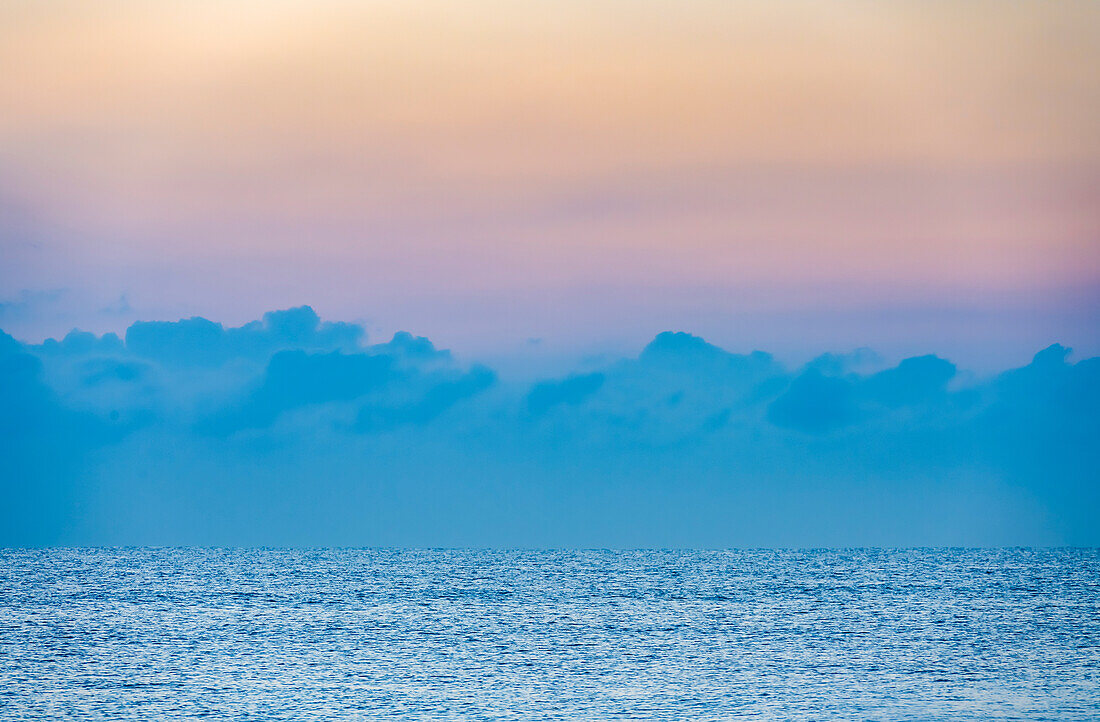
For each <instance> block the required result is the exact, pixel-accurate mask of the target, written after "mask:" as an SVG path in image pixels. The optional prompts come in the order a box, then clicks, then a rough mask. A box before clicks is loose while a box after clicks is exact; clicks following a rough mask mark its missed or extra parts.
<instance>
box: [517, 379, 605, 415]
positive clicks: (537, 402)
mask: <svg viewBox="0 0 1100 722" xmlns="http://www.w3.org/2000/svg"><path fill="white" fill-rule="evenodd" d="M605 379H606V377H605V376H604V375H603V374H601V373H593V374H581V375H577V376H570V377H569V378H566V379H562V380H561V381H544V382H542V383H539V384H536V385H535V387H534V388H532V389H531V390H530V391H529V392H528V393H527V401H526V403H527V410H528V411H530V412H531V413H532V414H535V415H539V414H544V413H546V412H547V411H549V410H550V409H552V408H553V407H555V406H558V405H561V404H579V403H581V402H582V401H584V400H585V399H587V398H588V397H589V396H591V395H592V394H594V393H596V392H597V391H599V390H600V387H601V386H603V383H604V380H605Z"/></svg>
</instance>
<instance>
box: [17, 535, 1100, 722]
mask: <svg viewBox="0 0 1100 722" xmlns="http://www.w3.org/2000/svg"><path fill="white" fill-rule="evenodd" d="M64 716H72V717H79V718H82V719H96V718H99V719H117V718H131V719H138V718H140V719H157V718H173V719H179V718H193V717H199V716H211V717H215V718H233V719H256V720H271V719H295V720H302V719H333V718H340V719H377V718H385V717H390V718H400V719H409V718H424V719H440V718H461V719H523V720H540V719H563V720H565V719H570V720H571V719H607V718H630V719H660V718H665V719H727V718H742V717H752V716H756V717H762V718H783V719H789V718H795V719H798V718H806V719H809V718H813V719H820V718H837V717H846V718H862V719H867V718H874V719H907V718H911V719H927V718H930V717H931V718H954V719H989V718H991V717H994V718H1023V719H1095V718H1098V717H1100V551H1097V550H1073V549H1064V550H1026V549H1013V550H949V549H945V550H901V551H876V550H849V551H797V552H796V551H730V552H690V551H625V552H612V551H477V550H470V551H447V550H422V551H394V550H371V549H366V550H358V549H355V550H349V549H334V550H298V551H294V550H234V549H86V550H77V549H72V550H0V717H3V718H5V719H8V718H12V719H19V718H28V719H45V718H56V717H64Z"/></svg>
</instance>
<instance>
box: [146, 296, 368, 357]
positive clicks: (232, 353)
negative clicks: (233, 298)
mask: <svg viewBox="0 0 1100 722" xmlns="http://www.w3.org/2000/svg"><path fill="white" fill-rule="evenodd" d="M365 336H366V334H365V332H364V331H363V329H362V327H361V326H357V325H355V324H348V323H331V322H325V323H322V322H321V319H320V318H319V317H318V316H317V314H316V313H315V312H314V311H313V309H312V308H310V307H309V306H300V307H298V308H292V309H287V310H285V311H272V312H269V313H266V314H264V317H263V320H262V321H253V322H251V323H248V324H245V325H244V326H241V327H239V328H228V329H227V328H224V327H223V326H222V325H221V324H220V323H215V322H213V321H208V320H206V319H205V318H199V317H195V318H190V319H185V320H181V321H174V322H167V321H139V322H137V323H135V324H133V325H132V326H130V328H129V329H128V330H127V331H126V348H127V350H128V351H129V352H130V353H133V354H135V355H138V356H143V357H145V358H150V359H155V360H157V361H159V362H161V363H164V364H167V365H173V366H218V365H221V364H224V363H226V362H227V361H229V360H230V359H234V358H247V359H254V360H255V359H260V360H262V359H266V358H267V357H269V356H270V355H271V354H272V353H273V352H275V351H278V350H281V349H289V348H294V349H300V350H310V351H333V350H351V349H356V348H359V346H360V344H361V343H362V341H363V340H364V338H365Z"/></svg>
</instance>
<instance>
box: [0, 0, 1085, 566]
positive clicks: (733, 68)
mask: <svg viewBox="0 0 1100 722" xmlns="http://www.w3.org/2000/svg"><path fill="white" fill-rule="evenodd" d="M0 329H2V330H3V335H0V372H2V373H0V401H3V404H2V408H0V428H3V429H4V430H5V434H4V438H3V441H0V453H3V454H4V456H5V458H6V459H7V465H6V469H5V470H4V471H3V472H0V494H2V498H0V502H3V503H0V507H2V508H3V509H4V511H3V512H2V513H3V514H4V516H3V517H0V544H59V543H65V544H85V543H87V544H100V543H121V544H125V543H152V544H160V543H173V544H174V543H181V544H186V543H210V544H273V545H280V544H306V545H308V544H356V545H358V544H380V545H413V546H416V545H444V546H450V545H459V546H461V545H474V546H478V545H497V546H499V545H505V546H508V545H519V546H525V545H533V546H560V545H564V546H570V545H573V546H576V545H579V546H662V545H668V546H730V545H742V546H770V545H777V546H790V545H794V546H807V545H808V546H815V545H820V546H836V545H888V546H889V545H911V544H917V545H921V544H979V545H990V544H992V545H997V544H1098V543H1100V525H1098V524H1097V519H1100V496H1098V492H1097V489H1096V478H1095V477H1096V474H1095V469H1096V468H1098V464H1097V462H1098V461H1100V460H1098V459H1097V458H1096V452H1095V451H1092V450H1091V447H1092V446H1094V444H1093V443H1092V439H1095V438H1096V437H1097V436H1098V435H1100V434H1098V432H1100V429H1097V425H1096V424H1097V422H1096V418H1097V417H1096V414H1095V408H1097V406H1096V404H1097V401H1098V400H1100V399H1098V397H1097V393H1098V377H1097V370H1096V369H1097V366H1096V363H1097V362H1096V357H1098V356H1100V4H1097V3H1095V2H1093V1H1092V0H1080V1H1077V0H1051V1H1046V0H1016V1H1013V2H1001V1H998V2H992V1H985V0H952V1H950V2H948V1H945V0H896V1H895V2H889V3H883V2H871V1H870V0H792V2H786V3H773V2H766V1H764V0H721V1H720V0H675V1H674V0H637V1H635V2H629V3H627V2H622V0H601V1H599V2H590V1H585V2H581V1H580V0H562V1H558V2H543V1H542V0H534V1H532V0H525V1H524V2H512V1H510V0H479V2H477V3H474V4H456V3H445V2H436V1H435V0H409V1H403V2H396V1H392V0H372V1H370V2H348V1H345V0H311V1H309V2H306V1H305V0H267V1H266V2H259V1H256V0H228V1H219V2H214V1H213V0H189V1H187V2H184V1H182V0H178V1H177V0H144V1H142V2H138V1H137V0H104V1H103V2H97V3H86V2H78V1H76V0H0Z"/></svg>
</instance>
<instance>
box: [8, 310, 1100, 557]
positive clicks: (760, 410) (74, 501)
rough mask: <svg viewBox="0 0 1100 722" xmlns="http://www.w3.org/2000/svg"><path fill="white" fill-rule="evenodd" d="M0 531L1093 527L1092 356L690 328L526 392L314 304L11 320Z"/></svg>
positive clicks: (827, 538) (893, 536)
mask: <svg viewBox="0 0 1100 722" xmlns="http://www.w3.org/2000/svg"><path fill="white" fill-rule="evenodd" d="M0 402H2V404H0V451H2V453H3V457H4V460H5V463H4V470H3V472H2V473H0V508H2V511H0V543H2V544H13V545H22V544H57V543H60V544H115V543H123V544H125V543H134V544H139V543H153V544H274V545H280V544H318V545H327V544H358V545H391V544H392V545H414V546H430V545H475V546H479V545H480V546H501V545H504V546H509V545H518V546H573V545H583V546H618V547H622V546H708V547H716V546H717V547H721V546H745V545H748V546H765V545H766V546H773V545H782V546H813V545H830V546H835V545H912V544H917V545H922V544H929V545H935V544H983V545H986V544H1067V543H1068V544H1096V543H1100V524H1098V520H1100V493H1098V488H1100V484H1098V478H1097V477H1098V475H1097V473H1096V469H1097V468H1100V452H1098V451H1097V450H1096V449H1097V446H1098V445H1097V444H1096V443H1095V440H1096V439H1097V438H1100V421H1098V415H1097V412H1096V410H1097V408H1100V359H1086V360H1080V361H1077V362H1075V363H1074V362H1072V361H1071V360H1070V352H1069V350H1068V349H1066V348H1063V347H1062V346H1059V345H1057V344H1055V345H1052V346H1050V347H1048V348H1046V349H1044V350H1042V351H1040V352H1039V353H1038V354H1036V356H1035V358H1034V360H1033V361H1032V362H1031V363H1030V364H1028V365H1026V366H1024V367H1022V368H1017V369H1012V370H1008V371H1005V372H1003V373H1001V374H999V375H996V376H993V377H990V378H978V377H975V376H973V375H971V374H968V373H966V372H964V371H960V370H959V369H957V368H956V367H955V365H954V364H952V363H951V362H950V361H947V360H945V359H942V358H939V357H937V356H935V355H925V356H918V357H913V358H908V359H905V360H903V361H901V362H900V363H898V364H897V365H894V366H887V365H886V364H885V363H884V362H883V361H882V360H881V359H879V358H878V357H877V356H876V355H875V354H874V353H873V352H871V351H869V350H866V349H861V350H858V351H856V352H853V353H849V354H824V355H822V356H820V357H818V358H816V359H814V360H813V361H811V362H810V363H808V364H806V365H805V366H803V367H801V368H787V367H785V366H784V365H783V364H781V363H779V362H778V361H777V360H776V359H774V358H773V357H772V356H771V355H769V354H767V353H763V352H760V351H752V352H750V353H732V352H729V351H727V350H724V349H722V348H719V347H717V346H714V345H712V344H710V343H707V342H706V341H705V340H703V339H701V338H699V337H697V336H693V335H691V334H688V333H682V332H676V333H673V332H667V333H661V334H659V335H657V336H656V337H655V338H654V339H653V340H652V342H650V343H649V344H648V345H647V346H645V347H644V348H643V349H641V351H640V352H639V353H638V354H637V356H635V357H631V358H624V359H620V360H617V361H613V362H609V363H607V364H605V365H604V366H603V367H602V368H599V369H595V370H592V371H590V372H588V373H584V374H576V373H562V374H561V375H560V376H559V377H556V378H545V379H542V380H540V381H537V382H535V383H533V384H527V383H517V382H510V381H506V380H502V379H501V378H499V377H498V375H497V374H496V373H495V372H494V371H493V370H492V369H489V368H487V367H484V366H481V365H477V364H472V365H471V364H466V363H463V362H462V361H461V360H460V359H456V358H455V357H454V356H452V355H451V354H450V353H449V352H447V351H443V350H439V349H437V348H435V346H434V345H433V344H432V343H431V341H429V340H428V339H426V338H422V337H414V336H412V335H411V334H408V333H399V334H397V335H395V336H394V337H393V338H392V339H390V340H388V341H385V342H383V343H374V344H372V343H368V339H367V337H366V334H365V332H364V330H363V329H362V328H361V327H359V326H357V325H355V324H348V323H334V322H325V321H322V320H321V319H320V318H318V316H317V314H316V313H314V312H313V310H312V309H310V308H309V307H300V308H295V309H288V310H284V311H273V312H270V313H267V314H264V316H263V318H262V319H261V320H258V321H254V322H251V323H248V324H245V325H243V326H240V327H235V328H227V327H224V326H223V325H222V324H219V323H216V322H213V321H209V320H206V319H203V318H191V319H184V320H180V321H176V322H138V323H134V324H133V325H131V326H130V328H129V329H128V330H127V331H126V333H125V335H124V336H123V337H119V336H117V335H115V334H106V335H103V336H96V335H94V334H90V333H83V332H80V331H73V332H72V333H70V334H68V335H67V336H65V337H64V338H62V339H60V340H52V339H51V340H48V341H46V342H44V343H42V344H38V345H31V344H24V343H21V342H19V341H17V340H15V339H13V338H12V337H11V336H9V335H7V334H3V335H2V336H0Z"/></svg>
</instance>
